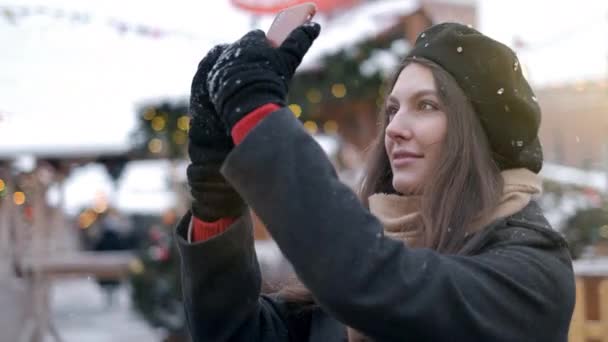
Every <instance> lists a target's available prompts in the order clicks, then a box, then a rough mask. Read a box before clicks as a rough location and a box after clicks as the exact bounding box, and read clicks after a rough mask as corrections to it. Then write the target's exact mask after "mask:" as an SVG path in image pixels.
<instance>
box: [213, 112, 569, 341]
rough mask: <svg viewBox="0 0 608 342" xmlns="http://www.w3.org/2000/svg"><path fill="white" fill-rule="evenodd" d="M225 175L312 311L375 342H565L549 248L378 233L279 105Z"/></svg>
mask: <svg viewBox="0 0 608 342" xmlns="http://www.w3.org/2000/svg"><path fill="white" fill-rule="evenodd" d="M222 173H223V174H224V175H225V176H226V178H227V179H228V180H229V181H230V182H231V183H232V184H233V186H235V188H236V189H237V191H239V192H240V194H241V195H242V196H243V197H244V199H245V200H246V202H247V203H248V204H249V205H250V206H251V207H252V208H253V209H254V211H255V212H256V213H257V214H258V216H259V217H260V218H261V219H262V221H264V223H265V224H266V226H267V228H268V230H269V232H270V233H271V235H272V236H273V238H274V239H275V241H276V242H277V244H278V246H279V248H280V249H281V251H282V252H283V253H284V254H285V256H286V257H287V258H288V259H289V261H290V262H291V263H292V265H293V267H294V270H295V271H296V273H297V274H298V276H299V277H300V279H301V280H302V281H303V283H304V284H305V285H306V286H307V287H308V288H309V289H310V290H311V292H312V293H313V294H314V295H315V298H316V299H317V300H318V302H319V304H320V305H321V306H322V307H323V308H324V309H325V310H326V311H328V312H329V313H330V314H332V315H333V316H335V317H336V318H337V319H338V320H340V321H342V322H343V323H345V324H346V325H349V326H351V327H353V328H355V329H357V330H359V331H361V332H363V333H364V334H366V335H368V336H369V337H371V338H373V339H376V340H380V341H404V340H412V341H446V340H447V341H452V340H453V341H464V340H467V341H566V335H567V329H568V324H569V319H570V312H571V311H572V307H571V306H572V302H573V301H572V298H571V297H572V293H573V287H572V283H573V282H572V271H571V268H570V265H569V263H568V262H567V261H565V260H561V259H559V258H558V257H556V256H555V255H554V254H553V253H554V252H555V251H554V250H553V249H554V248H555V247H546V248H545V247H542V248H541V247H535V246H515V247H507V246H505V247H502V248H499V249H498V250H492V251H488V252H487V253H483V254H480V255H477V256H472V257H463V256H460V257H459V256H446V255H440V254H437V253H435V252H433V251H431V250H427V249H410V248H407V247H405V246H404V244H403V243H402V242H399V241H396V240H393V239H390V238H388V237H385V236H384V235H383V228H382V225H381V223H380V222H379V221H378V220H377V219H376V218H375V217H374V216H373V215H372V214H371V213H370V212H369V211H368V210H367V209H366V208H364V207H363V206H362V204H361V203H360V201H359V200H358V199H357V197H356V195H355V194H354V193H353V192H352V191H351V190H350V189H349V188H348V187H347V186H345V185H343V184H342V183H341V182H340V181H339V180H338V178H337V177H336V174H335V172H334V170H333V168H332V165H331V164H330V162H329V161H328V160H327V158H326V156H325V154H324V152H323V150H322V149H321V147H320V146H319V145H318V144H317V143H316V142H315V141H314V139H312V137H310V135H309V134H308V133H306V131H304V130H303V129H302V127H301V124H300V123H299V121H298V120H297V119H295V118H294V116H293V114H291V112H289V111H288V110H286V109H283V110H279V111H277V112H275V113H273V114H271V115H270V116H268V117H267V118H266V119H264V120H263V121H262V122H260V123H259V124H258V126H256V127H255V128H254V129H253V130H252V131H251V132H250V133H249V135H248V136H247V137H246V138H245V140H244V141H243V142H242V143H241V144H240V145H239V146H237V147H236V148H235V150H233V152H232V153H231V154H230V155H229V156H228V158H227V160H226V162H225V163H224V166H223V168H222Z"/></svg>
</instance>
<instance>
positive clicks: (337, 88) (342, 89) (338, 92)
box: [331, 83, 346, 99]
mask: <svg viewBox="0 0 608 342" xmlns="http://www.w3.org/2000/svg"><path fill="white" fill-rule="evenodd" d="M331 93H332V94H333V95H334V96H335V97H336V98H339V99H340V98H343V97H344V96H346V86H345V85H344V83H336V84H334V85H332V86H331Z"/></svg>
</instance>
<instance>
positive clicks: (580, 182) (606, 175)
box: [540, 162, 608, 192]
mask: <svg viewBox="0 0 608 342" xmlns="http://www.w3.org/2000/svg"><path fill="white" fill-rule="evenodd" d="M540 175H541V176H543V177H544V178H546V179H549V180H552V181H556V182H559V183H562V184H566V185H575V186H580V187H589V188H593V189H595V190H597V191H603V192H608V183H607V182H608V172H607V171H601V170H583V169H579V168H575V167H570V166H564V165H558V164H553V163H546V162H545V163H544V164H543V169H542V170H541V172H540Z"/></svg>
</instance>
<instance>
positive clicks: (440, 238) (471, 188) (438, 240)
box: [279, 58, 503, 304]
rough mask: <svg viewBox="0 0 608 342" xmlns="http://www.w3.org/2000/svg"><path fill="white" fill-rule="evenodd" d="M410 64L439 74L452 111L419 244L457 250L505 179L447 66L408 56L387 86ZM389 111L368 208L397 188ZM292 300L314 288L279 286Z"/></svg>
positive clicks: (364, 189)
mask: <svg viewBox="0 0 608 342" xmlns="http://www.w3.org/2000/svg"><path fill="white" fill-rule="evenodd" d="M410 63H419V64H421V65H423V66H425V67H427V68H429V69H430V71H431V72H432V74H433V78H434V81H435V87H436V89H437V91H438V96H439V98H440V102H441V104H442V106H443V110H444V112H445V113H446V116H447V133H446V137H445V140H444V142H443V147H442V150H441V152H440V153H441V155H440V157H439V161H438V165H435V167H434V168H432V169H433V171H432V174H430V175H428V177H430V178H429V179H432V180H433V181H432V182H425V184H424V187H423V189H422V193H421V197H422V198H421V216H422V224H423V227H421V229H422V231H423V232H424V234H423V239H422V241H420V242H419V243H417V246H416V247H426V248H431V249H433V250H436V251H438V252H439V253H444V254H457V253H458V252H459V251H460V250H461V249H462V247H463V246H464V243H465V238H466V235H467V232H466V229H467V228H468V227H469V226H470V225H471V223H472V222H473V221H474V220H475V219H476V218H478V217H479V216H481V215H484V214H486V213H487V212H488V211H490V210H492V209H493V208H495V207H496V205H497V204H498V201H499V198H500V195H501V194H502V187H503V182H502V178H501V176H500V170H499V168H498V166H497V164H496V162H495V161H494V159H493V158H492V151H491V148H490V145H489V142H488V139H487V136H486V134H485V132H484V130H483V128H482V126H481V123H480V122H479V119H478V118H477V116H476V114H475V110H474V108H473V106H472V105H471V103H470V101H469V100H468V98H467V96H466V94H465V93H464V92H463V90H462V89H461V88H460V86H459V85H458V83H457V82H456V80H454V78H453V77H452V76H451V75H450V74H449V73H448V72H447V71H445V70H444V69H443V68H441V67H440V66H439V65H437V64H436V63H434V62H431V61H429V60H426V59H422V58H417V59H411V58H408V59H406V60H405V61H404V63H403V64H402V65H401V67H400V68H399V69H398V70H397V72H396V74H395V75H394V77H393V79H392V80H391V81H390V83H389V85H390V86H389V87H387V89H388V92H387V94H386V95H385V96H387V95H388V94H390V92H391V91H392V89H393V87H394V85H395V83H396V81H397V78H398V76H399V74H400V73H401V71H402V70H403V69H404V68H405V67H406V66H407V65H409V64H410ZM387 125H388V116H387V115H386V112H385V110H382V111H381V112H380V115H379V121H378V134H377V137H376V139H375V140H374V141H373V143H372V145H371V147H370V149H369V154H368V156H367V169H366V172H365V176H364V177H363V179H362V183H361V187H360V190H359V197H360V199H361V201H362V202H363V203H364V204H365V206H366V207H368V206H369V203H368V198H369V196H371V195H373V194H375V193H397V191H396V190H395V189H394V187H393V185H392V178H393V174H392V171H391V166H390V162H389V159H388V156H387V153H386V150H385V146H384V134H385V130H386V127H387ZM279 295H280V296H282V297H283V298H284V299H285V300H286V301H288V302H294V303H302V304H306V303H308V304H312V303H314V300H313V298H312V295H311V293H310V291H309V290H308V289H306V288H305V287H304V285H303V284H302V283H301V282H299V281H298V280H297V279H294V280H293V281H292V283H291V284H290V285H288V286H286V287H284V288H282V289H281V290H280V291H279Z"/></svg>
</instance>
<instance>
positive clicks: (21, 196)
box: [13, 191, 25, 205]
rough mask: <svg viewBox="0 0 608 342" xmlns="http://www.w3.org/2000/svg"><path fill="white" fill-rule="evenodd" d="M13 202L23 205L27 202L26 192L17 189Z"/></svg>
mask: <svg viewBox="0 0 608 342" xmlns="http://www.w3.org/2000/svg"><path fill="white" fill-rule="evenodd" d="M13 203H15V204H16V205H22V204H23V203H25V194H24V193H23V192H22V191H17V192H15V193H14V194H13Z"/></svg>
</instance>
